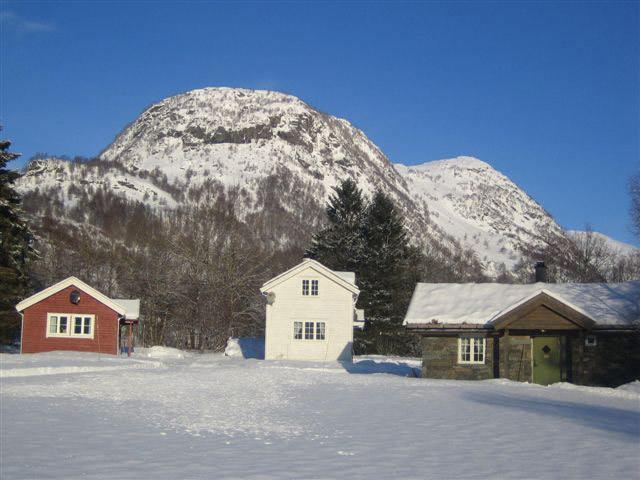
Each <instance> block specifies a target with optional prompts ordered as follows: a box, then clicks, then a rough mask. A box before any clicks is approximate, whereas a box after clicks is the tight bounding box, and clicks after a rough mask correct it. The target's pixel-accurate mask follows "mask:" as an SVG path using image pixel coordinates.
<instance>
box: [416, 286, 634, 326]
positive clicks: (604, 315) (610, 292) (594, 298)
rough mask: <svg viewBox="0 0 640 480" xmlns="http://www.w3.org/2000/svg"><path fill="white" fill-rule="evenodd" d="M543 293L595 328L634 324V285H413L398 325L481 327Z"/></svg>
mask: <svg viewBox="0 0 640 480" xmlns="http://www.w3.org/2000/svg"><path fill="white" fill-rule="evenodd" d="M542 292H544V293H547V294H549V295H551V296H553V297H554V298H556V299H558V300H560V301H562V302H564V303H565V304H567V305H568V306H570V307H572V308H574V309H576V310H578V311H580V312H581V313H584V314H585V315H587V316H588V317H590V318H591V319H593V320H594V321H595V322H596V323H597V324H599V325H633V324H640V281H632V282H625V283H534V284H529V285H505V284H500V283H418V284H417V285H416V288H415V290H414V292H413V297H412V298H411V303H410V304H409V309H408V311H407V315H406V316H405V319H404V325H418V324H428V323H432V322H433V321H437V322H438V323H441V324H463V323H466V324H471V325H484V324H487V323H490V322H491V321H492V320H493V319H495V318H496V317H498V316H499V315H501V314H503V313H505V312H506V311H508V310H510V309H512V308H514V307H515V306H517V305H519V304H520V303H522V302H523V301H524V300H525V299H527V298H531V297H534V296H535V295H536V294H538V293H542Z"/></svg>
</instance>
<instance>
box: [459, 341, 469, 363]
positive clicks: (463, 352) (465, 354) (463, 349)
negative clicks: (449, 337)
mask: <svg viewBox="0 0 640 480" xmlns="http://www.w3.org/2000/svg"><path fill="white" fill-rule="evenodd" d="M460 360H461V361H463V362H470V361H471V339H470V338H461V339H460Z"/></svg>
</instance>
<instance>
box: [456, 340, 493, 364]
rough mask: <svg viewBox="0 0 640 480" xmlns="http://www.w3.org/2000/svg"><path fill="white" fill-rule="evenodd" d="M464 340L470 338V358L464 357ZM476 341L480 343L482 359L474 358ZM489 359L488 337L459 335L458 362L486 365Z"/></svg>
mask: <svg viewBox="0 0 640 480" xmlns="http://www.w3.org/2000/svg"><path fill="white" fill-rule="evenodd" d="M463 340H469V360H463V359H462V345H463ZM476 343H480V345H481V350H480V352H481V353H482V361H480V360H474V359H473V357H474V350H475V346H476ZM486 360H487V339H486V338H485V337H474V336H464V337H458V363H459V364H461V365H484V364H485V363H486Z"/></svg>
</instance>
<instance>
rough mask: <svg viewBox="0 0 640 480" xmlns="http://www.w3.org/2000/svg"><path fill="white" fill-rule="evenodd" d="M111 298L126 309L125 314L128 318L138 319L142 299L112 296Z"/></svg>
mask: <svg viewBox="0 0 640 480" xmlns="http://www.w3.org/2000/svg"><path fill="white" fill-rule="evenodd" d="M111 300H113V301H114V302H116V303H117V304H118V305H120V306H121V307H122V308H123V309H124V312H125V313H124V316H125V318H127V319H128V320H137V319H138V317H140V299H135V300H130V299H126V298H112V299H111Z"/></svg>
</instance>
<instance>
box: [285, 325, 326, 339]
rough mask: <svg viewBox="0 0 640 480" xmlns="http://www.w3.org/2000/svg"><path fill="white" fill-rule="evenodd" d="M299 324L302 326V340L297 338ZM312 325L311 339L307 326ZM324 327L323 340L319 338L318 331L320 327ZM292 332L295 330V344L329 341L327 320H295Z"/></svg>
mask: <svg viewBox="0 0 640 480" xmlns="http://www.w3.org/2000/svg"><path fill="white" fill-rule="evenodd" d="M297 323H299V324H301V325H302V331H301V334H302V337H301V338H296V324H297ZM308 323H310V324H311V328H312V329H313V330H312V331H311V335H310V336H309V337H307V324H308ZM320 325H322V328H323V329H322V333H323V338H318V331H319V330H320V329H319V326H320ZM292 330H293V341H294V342H309V341H316V342H325V341H326V340H327V322H326V321H325V320H294V321H293V324H292Z"/></svg>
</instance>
